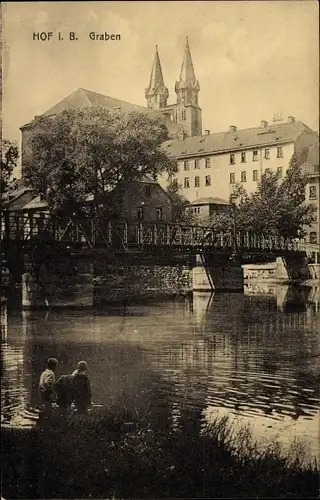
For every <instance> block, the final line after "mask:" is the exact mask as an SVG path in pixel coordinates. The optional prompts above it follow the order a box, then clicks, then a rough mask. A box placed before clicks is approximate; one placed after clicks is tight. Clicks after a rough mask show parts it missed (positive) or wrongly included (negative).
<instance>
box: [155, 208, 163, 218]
mask: <svg viewBox="0 0 320 500" xmlns="http://www.w3.org/2000/svg"><path fill="white" fill-rule="evenodd" d="M156 219H157V220H162V208H161V207H157V208H156Z"/></svg>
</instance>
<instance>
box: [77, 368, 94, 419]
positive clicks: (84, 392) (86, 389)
mask: <svg viewBox="0 0 320 500" xmlns="http://www.w3.org/2000/svg"><path fill="white" fill-rule="evenodd" d="M73 401H74V404H75V407H76V408H77V410H79V411H85V410H87V409H88V408H89V407H90V406H91V388H90V380H89V377H88V375H87V374H86V373H81V372H75V373H74V374H73Z"/></svg>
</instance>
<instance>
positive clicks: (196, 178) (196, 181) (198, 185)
mask: <svg viewBox="0 0 320 500" xmlns="http://www.w3.org/2000/svg"><path fill="white" fill-rule="evenodd" d="M194 187H196V188H198V187H200V177H195V178H194Z"/></svg>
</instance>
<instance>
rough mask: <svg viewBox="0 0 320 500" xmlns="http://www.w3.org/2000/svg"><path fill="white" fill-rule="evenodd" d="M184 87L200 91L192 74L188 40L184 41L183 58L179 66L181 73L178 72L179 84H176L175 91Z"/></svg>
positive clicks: (193, 73) (192, 68)
mask: <svg viewBox="0 0 320 500" xmlns="http://www.w3.org/2000/svg"><path fill="white" fill-rule="evenodd" d="M186 87H194V88H196V89H197V90H200V86H199V82H198V81H197V79H196V75H195V72H194V67H193V62H192V57H191V52H190V47H189V42H188V38H187V41H186V47H185V50H184V56H183V61H182V66H181V71H180V80H179V82H176V86H175V88H176V90H178V89H183V88H186Z"/></svg>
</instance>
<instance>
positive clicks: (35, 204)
mask: <svg viewBox="0 0 320 500" xmlns="http://www.w3.org/2000/svg"><path fill="white" fill-rule="evenodd" d="M45 208H48V203H47V202H46V201H44V200H41V198H40V196H36V197H35V198H33V199H32V200H31V201H29V203H27V204H26V205H24V206H23V207H22V210H41V209H45Z"/></svg>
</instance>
